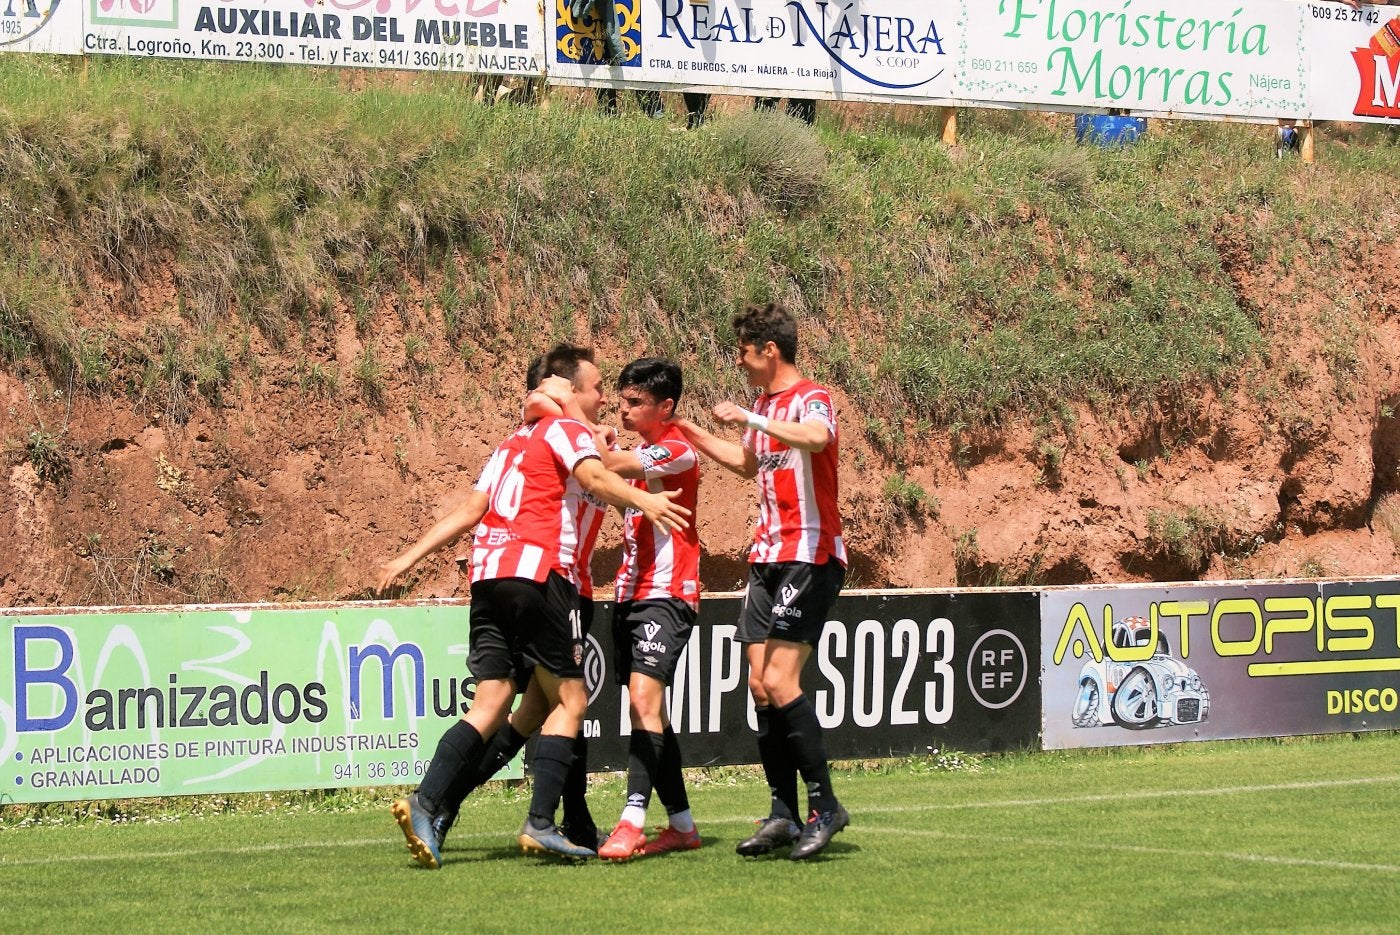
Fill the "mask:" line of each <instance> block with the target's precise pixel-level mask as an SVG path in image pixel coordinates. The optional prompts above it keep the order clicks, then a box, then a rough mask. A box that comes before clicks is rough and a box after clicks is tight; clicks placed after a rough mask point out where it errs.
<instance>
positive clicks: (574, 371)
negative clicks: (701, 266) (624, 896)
mask: <svg viewBox="0 0 1400 935" xmlns="http://www.w3.org/2000/svg"><path fill="white" fill-rule="evenodd" d="M561 349H562V350H564V351H566V352H567V353H563V355H562V356H563V358H565V359H566V360H567V362H568V367H569V369H570V371H571V373H570V374H565V375H571V376H572V377H573V379H574V381H575V383H576V384H577V385H578V386H579V388H580V389H581V390H584V392H586V393H591V394H594V395H593V399H592V403H591V404H592V406H593V408H594V409H595V410H596V407H597V402H598V401H600V400H601V385H602V378H601V375H600V374H599V373H598V369H597V367H596V366H594V365H593V362H592V352H591V351H588V350H587V349H584V348H575V347H573V346H572V345H561V346H559V347H556V348H555V349H554V350H553V351H551V354H550V355H549V356H550V357H552V356H555V355H556V354H559V353H560V352H561ZM546 359H548V358H546ZM533 369H534V368H533V367H532V379H534V376H533ZM570 479H573V480H576V481H577V482H578V483H579V484H580V485H581V487H582V489H584V490H586V491H587V492H588V493H590V494H592V495H594V496H596V497H598V498H599V499H601V500H603V501H606V502H607V503H611V504H613V505H615V506H618V507H621V508H629V507H630V508H635V509H638V510H640V511H641V512H642V513H643V514H644V515H645V516H646V517H647V518H648V520H650V521H652V522H656V523H659V524H661V525H663V526H665V527H667V528H672V529H679V528H683V527H684V526H685V525H686V523H685V517H686V516H687V515H688V512H689V511H687V510H685V509H684V508H681V507H678V506H676V505H674V504H673V503H672V502H671V497H669V496H667V495H665V494H652V493H650V492H647V491H642V490H638V489H637V488H635V487H633V486H632V485H630V484H628V483H627V482H626V481H624V480H623V479H622V478H620V477H618V476H617V475H616V474H614V473H612V472H611V471H608V470H607V469H606V468H604V467H603V465H602V463H601V461H600V460H599V457H598V452H597V449H596V448H595V447H594V444H593V438H592V429H591V427H590V426H588V425H585V424H584V423H582V422H579V421H577V420H575V419H569V418H563V417H558V416H550V417H546V418H542V419H539V420H538V421H536V422H533V423H530V424H527V425H524V426H522V427H521V428H520V429H519V430H517V432H516V433H515V434H513V435H512V436H511V437H510V438H508V439H506V441H504V442H503V443H502V444H501V445H500V447H498V448H497V450H496V452H495V454H493V455H492V457H491V460H490V461H489V462H488V465H487V468H486V470H484V471H483V473H482V479H481V480H480V481H479V482H478V483H477V486H476V489H475V490H474V492H473V494H472V496H471V497H469V498H468V500H467V502H466V503H464V504H463V506H462V507H459V508H458V510H456V511H454V513H453V514H451V515H450V516H449V517H447V518H446V519H444V520H442V521H440V522H439V523H437V524H435V525H434V526H433V528H432V529H430V530H429V531H428V532H427V533H426V534H424V536H423V537H422V539H420V540H419V542H418V543H416V544H415V546H414V547H413V548H411V549H410V550H408V551H407V552H405V553H404V555H402V556H400V557H399V558H398V559H395V560H394V561H393V562H391V563H389V564H387V565H386V566H384V569H383V575H382V578H381V584H387V583H392V581H393V580H395V579H396V578H397V576H398V575H399V574H402V572H403V571H406V570H407V568H408V567H411V566H412V564H413V562H415V561H416V560H417V559H418V558H420V557H422V555H426V554H427V553H428V552H430V551H432V550H433V549H436V548H438V547H440V546H441V545H444V544H446V543H447V542H450V541H452V540H453V539H455V538H456V537H457V536H458V535H460V534H461V533H462V532H464V531H465V530H466V528H468V526H469V525H470V523H469V522H468V521H474V522H477V525H478V529H477V535H476V537H475V540H474V543H473V549H472V615H471V630H470V636H469V639H470V653H469V656H468V665H469V667H470V668H471V671H472V674H473V675H474V676H475V677H476V678H477V680H478V681H477V687H476V693H475V698H474V700H473V703H472V706H471V708H470V709H469V710H468V711H467V713H466V714H465V715H464V716H463V717H462V719H461V720H460V721H458V722H457V723H456V724H454V725H453V726H452V727H450V728H449V729H448V730H447V732H446V733H445V734H444V735H443V737H442V739H441V740H440V741H439V743H438V746H437V750H436V752H435V753H434V755H433V759H432V761H431V763H430V764H429V767H428V771H427V773H426V775H425V776H424V777H423V782H422V784H421V785H420V786H419V788H418V790H417V792H415V793H414V794H413V795H411V796H409V797H408V798H406V799H401V800H399V801H397V802H395V803H394V806H393V812H394V816H395V818H396V819H397V820H398V822H399V825H400V827H401V828H402V830H403V832H404V836H405V838H406V839H407V841H408V845H409V850H410V852H411V853H412V854H413V856H414V858H415V859H416V860H418V862H419V863H421V864H423V865H424V866H427V867H432V868H436V867H438V866H440V865H441V855H440V852H439V849H438V831H437V829H436V828H435V827H434V822H435V820H436V819H437V818H438V817H439V814H440V813H442V812H446V811H447V810H449V809H454V807H455V805H456V804H457V803H459V802H460V801H461V798H462V797H463V796H464V795H465V794H466V793H467V792H468V791H470V788H471V784H472V783H473V782H474V781H475V779H476V777H478V776H479V775H480V773H481V770H482V768H483V765H484V764H485V763H486V761H487V760H488V758H489V754H490V750H489V749H488V746H487V741H486V740H485V739H484V738H490V737H493V735H496V734H497V733H498V731H499V730H500V729H501V728H502V727H503V725H504V724H505V720H506V716H507V714H508V713H509V711H510V705H511V702H512V701H513V699H514V697H515V694H516V693H517V691H519V690H520V689H521V688H523V687H524V686H523V685H520V684H519V681H520V679H521V676H522V670H531V675H530V677H531V678H533V680H534V682H535V683H536V684H537V685H538V686H539V689H540V690H541V691H542V692H543V694H544V697H545V699H546V701H547V703H548V715H547V716H546V717H545V719H544V724H543V727H542V728H541V737H540V740H539V743H538V745H537V749H536V754H535V761H534V762H535V777H536V778H535V788H534V794H533V796H532V799H531V804H530V813H529V816H528V817H527V819H526V822H525V825H524V826H523V827H522V829H521V833H520V843H521V846H522V847H523V848H526V849H528V850H552V851H557V852H560V853H565V854H569V855H571V856H593V853H594V852H593V850H592V849H591V848H583V847H578V846H575V845H574V844H572V843H570V842H569V841H568V840H567V839H566V838H565V837H564V836H563V835H562V834H560V833H559V831H558V829H557V828H555V826H554V812H555V810H556V808H557V807H558V804H559V799H560V795H561V794H562V791H563V786H564V782H565V777H566V775H567V774H568V771H569V766H570V764H571V763H572V761H573V759H574V753H573V744H574V738H575V736H576V735H577V733H578V731H579V727H580V724H581V722H582V719H583V715H584V712H585V710H586V708H587V701H588V699H587V692H586V689H585V688H584V684H583V677H582V668H581V664H582V661H583V647H582V632H581V618H580V610H579V599H578V587H577V583H576V582H577V571H576V564H577V561H578V555H579V545H580V538H579V530H578V526H577V515H576V514H575V513H574V512H573V510H572V509H571V508H570V505H569V504H567V503H566V500H567V499H568V498H567V492H568V484H569V481H570ZM487 775H489V773H487Z"/></svg>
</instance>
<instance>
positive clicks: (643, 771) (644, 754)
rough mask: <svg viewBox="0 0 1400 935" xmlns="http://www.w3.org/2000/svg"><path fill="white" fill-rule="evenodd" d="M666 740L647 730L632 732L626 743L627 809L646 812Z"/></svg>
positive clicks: (658, 772)
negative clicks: (637, 809)
mask: <svg viewBox="0 0 1400 935" xmlns="http://www.w3.org/2000/svg"><path fill="white" fill-rule="evenodd" d="M665 746H666V738H665V737H663V736H662V735H660V734H657V733H653V732H652V731H649V730H637V729H635V728H634V729H633V730H632V737H631V739H629V740H628V741H627V807H628V808H634V807H635V808H640V809H641V810H642V811H646V808H647V806H648V805H650V804H651V791H652V789H653V788H655V786H656V777H657V776H658V775H659V774H660V772H661V756H662V751H663V750H664V749H665Z"/></svg>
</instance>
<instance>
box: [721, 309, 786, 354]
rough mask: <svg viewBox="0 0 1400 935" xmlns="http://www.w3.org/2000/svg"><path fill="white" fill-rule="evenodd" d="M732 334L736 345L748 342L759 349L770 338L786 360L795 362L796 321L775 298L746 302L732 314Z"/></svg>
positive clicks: (761, 348)
mask: <svg viewBox="0 0 1400 935" xmlns="http://www.w3.org/2000/svg"><path fill="white" fill-rule="evenodd" d="M733 324H734V337H735V338H736V339H738V341H739V344H740V345H744V344H752V345H753V346H754V347H756V348H758V349H759V350H763V346H764V345H765V344H767V343H768V342H769V341H772V342H773V344H774V345H776V346H777V348H778V354H779V355H780V356H781V357H782V358H783V360H785V361H787V362H788V363H790V364H791V363H796V362H797V322H795V321H793V320H792V316H791V315H789V314H788V310H787V309H785V308H783V307H782V306H781V305H779V304H778V303H777V302H769V303H768V304H767V305H748V306H745V307H744V310H743V311H742V312H740V313H739V314H737V315H735V316H734V322H733Z"/></svg>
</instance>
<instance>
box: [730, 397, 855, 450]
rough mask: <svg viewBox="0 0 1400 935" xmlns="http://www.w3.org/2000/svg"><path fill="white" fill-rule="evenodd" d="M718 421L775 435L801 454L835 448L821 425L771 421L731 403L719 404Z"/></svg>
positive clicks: (815, 422) (827, 430) (827, 432)
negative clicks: (829, 446)
mask: <svg viewBox="0 0 1400 935" xmlns="http://www.w3.org/2000/svg"><path fill="white" fill-rule="evenodd" d="M713 415H714V417H715V421H716V422H719V423H720V424H722V425H738V426H743V427H745V428H751V429H754V430H755V431H759V432H763V433H764V434H765V435H771V436H772V437H773V438H776V439H777V440H778V441H780V442H782V443H783V444H784V445H787V446H788V447H789V448H796V449H798V450H799V451H813V452H817V451H821V450H823V449H824V448H826V446H827V445H829V444H831V432H830V430H829V429H828V428H827V427H826V426H825V425H824V424H823V423H821V422H818V421H816V420H812V421H808V422H784V421H781V420H769V419H768V418H767V417H765V416H761V415H759V414H758V413H755V412H750V411H749V410H747V409H745V408H744V407H743V406H739V405H737V404H735V403H731V402H723V403H719V404H718V405H716V406H715V408H714V410H713Z"/></svg>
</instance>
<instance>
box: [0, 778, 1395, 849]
mask: <svg viewBox="0 0 1400 935" xmlns="http://www.w3.org/2000/svg"><path fill="white" fill-rule="evenodd" d="M1383 783H1400V775H1397V776H1365V777H1356V778H1352V779H1322V780H1315V781H1312V782H1284V783H1268V784H1260V785H1254V786H1218V787H1216V788H1210V789H1157V790H1143V791H1138V792H1112V793H1103V794H1094V795H1077V796H1048V797H1044V798H1037V799H988V800H985V801H980V802H926V803H923V804H920V805H893V806H874V807H862V808H859V809H858V810H857V812H856V818H857V819H859V817H860V816H861V815H906V814H911V813H919V812H947V811H961V810H967V809H995V808H1008V809H1014V808H1039V807H1042V806H1047V805H1077V804H1083V803H1092V802H1124V801H1141V800H1144V799H1173V798H1187V797H1195V796H1208V795H1252V794H1256V793H1260V792H1298V791H1309V790H1314V789H1332V788H1344V787H1347V786H1366V785H1377V784H1383ZM753 822H754V818H753V817H752V816H747V817H739V816H724V817H716V816H711V817H709V818H706V819H704V820H703V821H702V822H700V824H702V825H703V826H705V827H709V826H711V825H721V826H724V825H747V824H752V823H753ZM31 830H35V831H39V830H42V829H31ZM856 830H858V831H874V832H877V833H885V832H888V833H899V834H911V835H917V836H932V837H944V838H948V839H955V838H961V837H968V838H974V839H978V840H1001V841H1003V842H1004V843H1020V844H1029V845H1034V846H1041V847H1071V846H1073V847H1080V846H1082V845H1083V842H1082V841H1073V842H1059V841H1049V840H1046V841H1033V840H1030V839H1021V838H997V837H995V836H988V835H958V834H954V833H949V832H943V831H928V830H911V829H907V828H900V829H896V828H880V827H865V828H861V827H859V826H858V825H857V826H856ZM396 831H397V829H394V828H393V826H392V823H390V822H388V821H386V833H385V834H384V836H382V837H376V838H359V839H355V840H349V841H306V842H298V843H290V842H288V843H279V844H248V845H243V846H241V847H226V848H204V849H201V848H182V849H180V850H167V851H149V852H146V853H141V852H134V851H123V852H122V853H119V854H67V855H64V854H59V855H49V856H46V857H24V858H19V859H17V860H16V859H7V858H5V857H2V856H0V870H3V869H5V868H7V867H35V866H44V865H54V864H74V863H76V864H80V863H100V862H102V861H112V860H123V861H129V860H133V859H138V860H139V859H149V860H167V859H184V858H194V857H217V856H220V855H225V856H234V855H240V854H265V853H279V852H284V851H297V850H324V849H326V848H346V847H385V846H393V845H395V844H398V843H400V840H401V839H400V837H399V835H398V834H397V833H395V832H396ZM11 833H15V832H10V831H6V832H0V840H4V837H5V835H8V834H11ZM463 838H466V839H468V840H472V841H487V840H495V841H499V842H501V843H502V844H504V843H506V842H508V841H510V840H511V837H510V835H509V834H508V833H504V832H501V831H462V830H459V831H456V832H453V835H452V839H453V840H454V841H461V840H462V839H463ZM1095 846H1096V847H1104V848H1110V849H1116V850H1123V851H1137V852H1141V853H1148V854H1171V855H1185V856H1217V857H1225V858H1229V859H1235V860H1247V861H1255V862H1261V863H1279V864H1289V865H1293V864H1296V865H1300V866H1318V867H1334V868H1338V869H1357V870H1376V871H1384V872H1396V871H1400V867H1396V866H1391V865H1389V864H1352V863H1344V862H1335V861H1312V860H1306V859H1303V858H1291V857H1270V856H1267V855H1251V854H1232V853H1228V852H1221V853H1215V852H1200V853H1199V854H1197V853H1196V852H1189V851H1173V850H1168V849H1158V848H1150V847H1143V846H1139V845H1127V844H1122V845H1103V844H1099V843H1096V844H1095Z"/></svg>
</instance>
